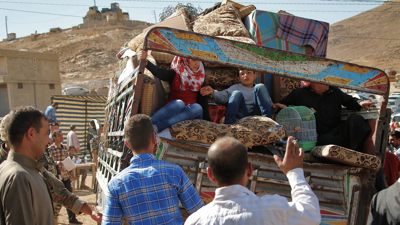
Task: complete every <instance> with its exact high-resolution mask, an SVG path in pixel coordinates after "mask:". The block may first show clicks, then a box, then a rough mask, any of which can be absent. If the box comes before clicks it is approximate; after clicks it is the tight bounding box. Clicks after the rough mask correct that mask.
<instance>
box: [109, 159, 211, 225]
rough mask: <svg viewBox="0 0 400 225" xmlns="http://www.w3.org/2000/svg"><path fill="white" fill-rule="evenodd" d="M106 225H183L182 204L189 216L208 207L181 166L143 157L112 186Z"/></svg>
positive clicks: (136, 160)
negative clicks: (124, 224) (124, 221)
mask: <svg viewBox="0 0 400 225" xmlns="http://www.w3.org/2000/svg"><path fill="white" fill-rule="evenodd" d="M108 191H109V193H107V199H106V202H105V207H104V210H103V221H102V224H121V223H122V219H123V217H124V215H126V217H127V219H128V221H129V224H146V225H147V224H183V222H184V221H183V217H182V215H181V211H180V209H179V201H180V202H181V203H182V205H183V207H185V209H186V210H187V212H188V213H189V214H192V213H194V212H196V211H197V210H198V209H200V208H201V207H203V206H204V203H203V201H202V200H201V198H200V196H199V195H198V194H197V192H196V190H195V189H194V187H193V185H192V183H190V181H189V178H188V177H187V176H186V174H185V173H184V172H183V170H182V169H181V168H180V167H179V166H177V165H173V164H170V163H167V162H164V161H161V160H157V159H156V157H155V156H154V155H152V154H148V153H147V154H139V155H136V156H134V157H132V159H131V164H130V166H129V167H127V168H126V169H124V170H123V171H121V172H120V173H119V174H118V175H116V176H115V177H114V178H113V179H111V181H110V183H109V184H108Z"/></svg>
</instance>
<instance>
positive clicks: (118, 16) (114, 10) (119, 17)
mask: <svg viewBox="0 0 400 225" xmlns="http://www.w3.org/2000/svg"><path fill="white" fill-rule="evenodd" d="M124 20H129V13H126V12H124V13H123V12H122V10H121V9H120V8H119V4H118V3H111V8H110V9H109V8H102V9H101V12H100V11H99V10H98V8H97V6H92V7H89V11H88V12H87V13H86V16H85V17H83V23H84V24H85V23H90V22H92V21H107V22H111V21H124Z"/></svg>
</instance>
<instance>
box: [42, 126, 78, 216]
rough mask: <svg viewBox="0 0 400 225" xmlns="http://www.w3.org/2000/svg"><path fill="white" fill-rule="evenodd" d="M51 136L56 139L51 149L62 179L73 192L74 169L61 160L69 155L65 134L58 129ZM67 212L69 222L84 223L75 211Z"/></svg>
mask: <svg viewBox="0 0 400 225" xmlns="http://www.w3.org/2000/svg"><path fill="white" fill-rule="evenodd" d="M51 136H52V139H53V140H54V143H53V144H52V145H51V146H50V151H51V152H52V153H53V157H54V161H56V162H57V163H58V167H59V170H60V178H61V181H62V182H63V183H64V186H65V188H67V189H68V191H70V192H71V193H72V186H71V181H72V180H75V177H74V174H73V173H72V171H68V170H67V169H65V167H64V165H63V164H62V162H61V161H63V160H64V159H66V158H67V157H68V156H69V153H68V149H67V147H66V146H65V145H63V144H62V142H63V140H64V137H63V134H62V132H61V131H60V130H56V131H53V133H51ZM60 207H61V206H60ZM67 213H68V220H69V224H82V222H79V221H78V220H77V219H76V215H75V213H73V212H72V211H71V210H69V209H67Z"/></svg>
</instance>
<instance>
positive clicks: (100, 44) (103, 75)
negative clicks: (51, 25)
mask: <svg viewBox="0 0 400 225" xmlns="http://www.w3.org/2000/svg"><path fill="white" fill-rule="evenodd" d="M141 32H142V29H136V30H124V29H114V30H98V29H97V30H95V29H85V30H77V31H71V30H66V31H63V32H61V33H56V34H49V33H47V34H40V35H39V36H38V37H37V38H34V37H32V36H28V37H25V38H20V39H17V40H14V41H11V42H0V48H3V49H14V50H19V49H26V50H28V51H34V52H43V53H52V54H58V55H59V66H60V77H61V82H62V88H64V87H68V86H75V85H79V86H82V87H85V88H89V89H99V88H102V87H108V79H109V78H110V77H113V76H114V74H115V71H116V70H118V63H117V62H118V59H117V58H116V57H115V55H116V54H117V53H118V51H119V50H120V48H121V47H122V46H124V44H125V43H126V42H128V41H130V40H131V39H132V38H133V37H135V36H136V35H137V34H139V33H141Z"/></svg>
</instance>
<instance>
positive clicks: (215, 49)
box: [96, 27, 391, 224]
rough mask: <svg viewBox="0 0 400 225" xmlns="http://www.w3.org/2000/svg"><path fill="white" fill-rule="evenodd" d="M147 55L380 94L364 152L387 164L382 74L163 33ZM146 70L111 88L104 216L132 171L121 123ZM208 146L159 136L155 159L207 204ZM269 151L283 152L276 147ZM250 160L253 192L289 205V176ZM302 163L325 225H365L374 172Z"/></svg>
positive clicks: (264, 161)
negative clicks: (119, 178)
mask: <svg viewBox="0 0 400 225" xmlns="http://www.w3.org/2000/svg"><path fill="white" fill-rule="evenodd" d="M143 49H144V50H153V51H161V52H166V53H170V54H173V55H178V56H182V57H186V58H191V59H197V60H201V61H206V62H212V63H218V64H220V65H222V66H229V67H238V68H245V69H249V70H254V71H257V72H262V73H268V74H271V75H274V76H283V77H290V78H294V79H301V80H305V81H311V82H316V83H322V84H328V85H331V86H336V87H340V88H345V89H351V90H358V91H364V92H368V93H374V94H379V95H382V96H383V97H384V98H383V99H384V101H383V102H382V106H381V108H380V110H379V112H378V110H375V111H371V112H362V114H363V116H364V118H366V119H368V123H369V124H370V126H372V127H373V128H374V129H373V130H372V134H371V135H370V136H369V140H368V141H369V142H368V143H370V145H368V146H369V148H370V149H367V150H366V151H365V152H366V153H369V154H374V155H376V156H378V157H380V158H381V159H382V165H383V162H384V158H385V152H386V145H387V139H388V131H389V122H390V121H389V120H390V114H391V111H390V109H389V110H387V109H386V104H387V99H388V94H389V87H390V85H389V79H388V76H387V75H386V74H385V73H384V72H383V71H382V70H379V69H375V68H370V67H365V66H360V65H355V64H351V63H346V62H341V61H337V60H330V59H326V58H319V57H313V56H309V55H303V54H298V53H292V52H286V51H282V50H277V49H272V48H267V47H264V46H259V45H252V44H247V43H242V42H238V41H231V40H227V39H222V38H217V37H212V36H207V35H202V34H197V33H193V32H188V31H182V30H177V29H172V28H165V27H154V28H152V29H150V30H149V31H148V32H147V34H146V36H145V41H144V44H143ZM144 67H145V60H142V61H141V62H140V66H139V68H138V70H137V71H136V72H135V74H134V75H133V76H132V77H129V78H128V79H126V80H125V81H124V82H122V83H121V84H120V85H119V86H118V87H116V88H115V89H114V94H113V96H112V97H111V99H109V100H108V102H107V106H106V108H105V110H106V112H107V116H106V120H107V122H106V124H107V126H106V127H105V131H106V132H105V134H106V142H105V144H104V146H103V147H102V150H101V152H100V153H99V160H98V161H99V166H98V171H97V174H96V180H97V187H98V188H97V190H98V191H97V204H98V206H99V208H100V210H101V209H102V207H103V206H104V201H105V192H106V191H107V184H108V182H109V181H110V180H111V178H112V177H113V176H115V175H116V174H117V173H119V172H120V171H121V170H122V169H124V168H125V167H127V166H128V165H129V159H130V154H131V152H130V149H128V148H127V147H126V146H124V143H123V124H122V123H123V121H124V120H126V119H128V118H129V117H130V116H131V115H134V114H136V113H137V112H138V107H139V102H140V95H141V86H142V82H143V73H144ZM350 113H355V112H347V111H346V112H345V113H344V115H343V116H346V115H349V114H350ZM107 131H108V132H107ZM209 146H210V145H209V144H203V143H198V142H188V141H182V140H174V139H170V138H165V137H161V143H160V146H159V149H158V151H157V154H156V156H157V158H158V159H161V160H164V161H167V162H170V163H174V164H177V165H180V166H181V167H182V169H183V170H184V171H185V173H186V174H187V175H188V177H189V179H190V180H191V182H192V183H193V185H194V186H195V188H196V190H197V191H198V193H199V194H200V196H201V197H202V199H203V200H204V202H206V203H208V202H210V201H212V199H213V197H214V191H215V189H216V188H217V185H216V184H215V183H213V182H211V181H210V180H209V179H208V177H207V175H206V167H207V165H208V164H207V160H206V153H207V150H208V147H209ZM276 150H277V151H276ZM272 151H273V152H275V153H276V154H280V153H279V148H277V149H272ZM248 157H249V161H250V162H252V163H253V165H254V172H253V177H252V178H251V179H250V182H249V187H248V188H249V189H250V190H251V191H253V192H254V193H256V194H257V195H259V196H262V195H265V194H279V195H282V196H285V197H287V198H288V200H290V197H291V194H290V190H291V189H290V186H289V184H288V182H287V178H286V176H285V175H284V174H283V173H282V172H281V170H280V169H279V167H278V166H277V165H276V163H275V161H274V159H273V155H266V154H260V153H253V152H249V153H248ZM303 165H304V171H305V175H306V178H307V181H308V182H309V184H310V186H311V188H312V190H313V191H314V192H315V194H316V195H317V197H318V199H319V202H320V207H321V215H322V223H323V224H330V222H332V224H333V223H334V224H365V223H366V219H367V216H368V209H369V204H370V201H371V198H372V195H373V194H374V185H375V179H376V173H377V170H372V169H366V168H361V167H352V166H346V165H339V164H325V163H320V162H319V161H318V160H315V158H313V157H312V156H311V155H310V154H306V157H305V160H304V164H303ZM183 214H184V216H185V211H184V210H183ZM186 216H187V215H186Z"/></svg>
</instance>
